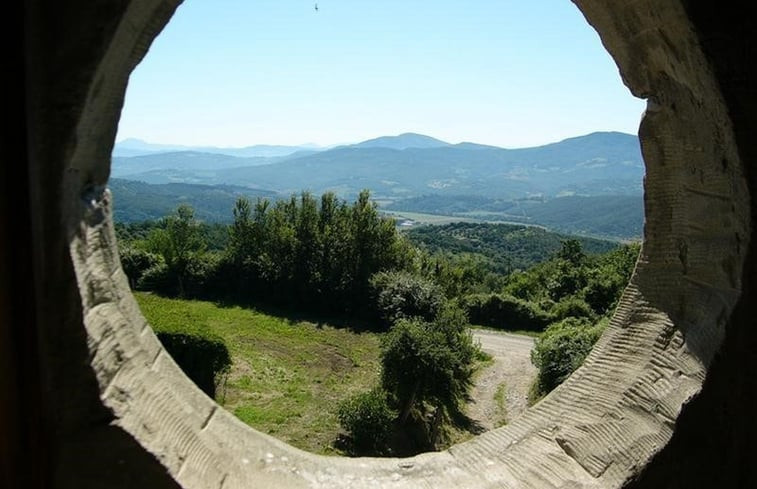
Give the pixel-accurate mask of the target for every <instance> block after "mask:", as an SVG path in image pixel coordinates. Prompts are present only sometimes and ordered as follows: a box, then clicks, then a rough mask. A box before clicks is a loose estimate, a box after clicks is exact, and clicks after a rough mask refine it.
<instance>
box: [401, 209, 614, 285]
mask: <svg viewBox="0 0 757 489" xmlns="http://www.w3.org/2000/svg"><path fill="white" fill-rule="evenodd" d="M405 236H406V237H407V238H408V239H409V240H410V241H411V242H412V243H413V244H415V245H416V246H418V247H420V248H422V249H425V250H428V251H429V252H431V253H439V252H445V253H448V254H451V255H460V254H461V253H474V254H477V255H481V256H482V257H485V258H486V259H487V262H488V263H489V264H490V267H491V268H492V269H493V270H497V271H498V272H500V273H504V274H507V273H510V272H511V271H513V270H524V269H526V268H529V267H531V266H533V265H535V264H536V263H539V262H542V261H544V260H545V259H547V258H549V257H550V256H551V255H554V254H555V253H557V251H559V249H560V246H561V243H562V242H563V241H565V240H567V239H577V240H578V241H579V242H580V243H581V247H582V248H583V250H584V251H586V252H587V253H590V254H596V253H605V252H607V251H610V250H612V249H615V248H616V247H617V246H618V245H617V244H616V243H613V242H610V241H605V240H599V239H592V238H583V237H572V236H566V235H563V234H558V233H553V232H550V231H547V230H545V229H543V228H539V227H535V226H531V227H526V226H520V225H512V224H494V223H491V224H490V223H469V222H458V223H453V224H447V225H444V226H423V227H419V228H415V229H409V230H407V231H405Z"/></svg>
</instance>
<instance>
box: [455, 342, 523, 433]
mask: <svg viewBox="0 0 757 489" xmlns="http://www.w3.org/2000/svg"><path fill="white" fill-rule="evenodd" d="M472 333H473V341H477V342H479V343H480V344H481V349H482V350H484V351H485V352H486V353H488V354H490V355H491V356H492V357H493V358H494V363H493V364H492V365H490V366H488V367H486V368H484V369H483V370H482V371H480V372H478V374H477V376H476V378H475V384H474V386H473V389H472V390H471V397H472V398H473V401H472V402H471V403H469V404H468V411H467V414H468V416H469V417H470V418H472V419H473V420H474V421H476V422H477V423H478V425H479V426H480V428H481V429H482V431H487V430H491V429H493V428H496V427H498V426H501V425H503V424H504V423H505V422H508V423H509V422H511V421H512V420H513V419H515V418H516V417H518V416H520V414H521V413H523V411H525V410H526V408H527V407H528V401H527V398H528V389H529V388H530V387H531V383H532V382H533V380H534V378H535V377H536V368H535V367H534V366H533V365H532V364H531V357H530V355H531V349H532V348H533V346H534V340H533V338H531V337H528V336H522V335H516V334H511V333H502V332H499V331H488V330H472ZM502 385H504V387H503V388H502V389H504V395H501V397H500V398H501V399H502V400H501V401H500V402H498V401H497V399H496V398H497V397H498V396H497V390H498V389H500V386H502ZM502 401H504V402H502ZM503 408H504V409H503Z"/></svg>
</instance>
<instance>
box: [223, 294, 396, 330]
mask: <svg viewBox="0 0 757 489" xmlns="http://www.w3.org/2000/svg"><path fill="white" fill-rule="evenodd" d="M214 304H215V305H216V306H218V307H221V308H233V307H241V308H244V309H252V310H255V311H258V312H261V313H263V314H267V315H269V316H275V317H278V318H281V319H283V320H285V321H286V322H287V323H288V324H290V325H292V326H294V325H297V324H299V323H302V322H307V323H311V324H314V325H315V327H316V328H319V329H320V328H323V327H325V326H331V327H334V328H338V329H347V330H349V331H351V332H353V333H380V332H385V331H386V326H385V325H384V324H382V323H381V322H380V321H378V320H368V319H365V318H362V317H359V316H354V315H353V316H350V315H346V314H337V313H327V312H317V311H307V310H304V309H300V308H298V307H297V306H296V304H294V305H291V306H290V305H275V304H270V303H265V302H261V301H240V300H229V299H217V300H215V301H214Z"/></svg>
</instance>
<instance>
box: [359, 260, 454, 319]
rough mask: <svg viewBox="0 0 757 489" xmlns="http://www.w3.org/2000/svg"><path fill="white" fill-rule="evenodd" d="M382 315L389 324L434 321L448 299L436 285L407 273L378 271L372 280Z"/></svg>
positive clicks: (378, 308) (373, 292)
mask: <svg viewBox="0 0 757 489" xmlns="http://www.w3.org/2000/svg"><path fill="white" fill-rule="evenodd" d="M370 283H371V295H372V296H373V297H374V300H375V301H376V305H375V307H376V309H377V310H378V314H379V316H380V317H381V318H382V319H383V320H384V321H386V323H387V324H393V323H394V322H395V321H397V320H399V319H403V318H412V317H418V318H421V319H423V320H426V321H431V320H433V319H434V318H435V317H436V316H437V315H438V314H439V312H440V311H441V308H442V305H443V304H444V301H445V297H444V293H443V292H442V290H441V288H440V287H439V286H438V285H436V284H435V283H434V282H432V281H430V280H428V279H426V278H423V277H421V276H419V275H415V274H412V273H409V272H405V271H385V272H379V273H377V274H375V275H373V277H371V280H370Z"/></svg>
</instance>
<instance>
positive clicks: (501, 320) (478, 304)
mask: <svg viewBox="0 0 757 489" xmlns="http://www.w3.org/2000/svg"><path fill="white" fill-rule="evenodd" d="M461 306H462V307H463V309H464V310H465V311H466V312H467V314H468V317H469V318H470V320H471V322H472V323H473V324H478V325H482V326H491V327H493V328H502V329H510V330H518V329H520V330H526V331H541V330H543V329H544V328H545V327H546V326H547V324H549V321H550V316H549V315H548V314H547V313H546V312H544V311H543V310H541V309H540V308H539V307H537V306H536V305H534V304H533V303H531V302H528V301H525V300H523V299H519V298H517V297H513V296H511V295H507V294H475V295H469V296H467V297H464V298H463V300H462V301H461Z"/></svg>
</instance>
